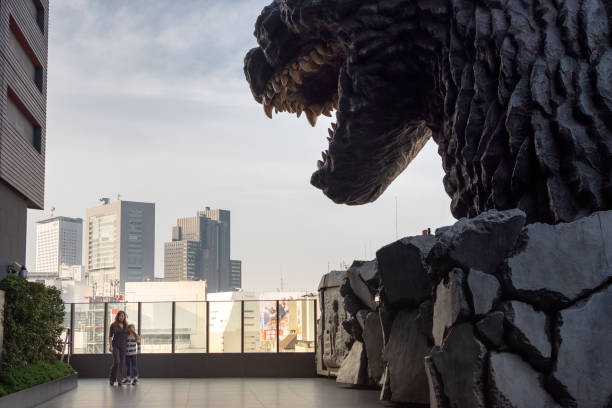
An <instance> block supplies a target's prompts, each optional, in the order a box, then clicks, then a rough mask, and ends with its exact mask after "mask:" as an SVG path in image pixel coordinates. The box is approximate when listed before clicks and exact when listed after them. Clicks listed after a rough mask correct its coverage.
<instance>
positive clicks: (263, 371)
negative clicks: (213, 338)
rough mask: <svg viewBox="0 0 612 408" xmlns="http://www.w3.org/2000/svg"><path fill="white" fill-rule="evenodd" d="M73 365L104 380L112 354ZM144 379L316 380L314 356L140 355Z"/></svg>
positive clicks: (81, 358)
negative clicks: (235, 378) (260, 378)
mask: <svg viewBox="0 0 612 408" xmlns="http://www.w3.org/2000/svg"><path fill="white" fill-rule="evenodd" d="M70 365H72V367H74V369H75V370H76V371H78V372H79V376H80V377H81V378H105V377H107V376H108V375H109V372H110V368H111V365H112V357H111V355H110V354H73V355H72V356H71V358H70ZM138 369H139V374H140V377H142V378H219V377H245V378H249V377H250V378H256V377H264V378H311V377H316V369H315V355H314V353H244V354H241V353H218V354H216V353H210V354H186V353H185V354H184V353H177V354H139V355H138Z"/></svg>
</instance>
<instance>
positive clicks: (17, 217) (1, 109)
mask: <svg viewBox="0 0 612 408" xmlns="http://www.w3.org/2000/svg"><path fill="white" fill-rule="evenodd" d="M48 15H49V1H48V0H2V1H0V279H2V278H3V277H4V276H5V275H6V270H7V265H10V264H11V263H13V262H19V263H21V264H24V263H25V252H26V224H27V209H28V208H33V209H39V210H40V209H42V208H43V205H44V191H45V154H46V147H45V143H46V140H45V138H46V134H45V133H46V131H45V128H46V106H47V45H48V39H49V37H48V32H47V24H48ZM30 269H33V267H30Z"/></svg>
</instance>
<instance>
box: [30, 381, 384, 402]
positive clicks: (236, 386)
mask: <svg viewBox="0 0 612 408" xmlns="http://www.w3.org/2000/svg"><path fill="white" fill-rule="evenodd" d="M385 406H386V404H384V403H382V402H380V401H378V391H376V390H364V389H352V388H348V387H344V386H341V385H339V384H336V383H335V382H334V381H333V380H329V379H325V378H308V379H301V378H300V379H254V378H244V379H240V378H236V379H232V378H214V379H143V380H142V382H141V383H140V384H139V385H137V386H125V387H117V386H115V387H111V386H109V384H108V381H106V380H102V379H83V380H79V386H78V388H77V389H76V390H74V391H70V392H67V393H65V394H63V395H60V396H59V397H56V398H54V399H52V400H50V401H47V402H46V403H44V404H42V405H39V408H106V407H125V408H128V407H134V408H136V407H143V408H145V407H151V408H158V407H184V408H192V407H194V408H195V407H207V408H280V407H283V408H311V407H313V408H314V407H316V408H374V407H378V408H382V407H385Z"/></svg>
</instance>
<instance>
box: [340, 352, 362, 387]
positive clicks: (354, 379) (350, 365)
mask: <svg viewBox="0 0 612 408" xmlns="http://www.w3.org/2000/svg"><path fill="white" fill-rule="evenodd" d="M367 364H368V361H367V358H366V352H365V348H364V347H363V343H361V342H359V341H356V342H354V343H353V347H351V351H350V352H349V354H348V356H346V358H345V359H344V361H342V365H341V366H340V370H338V374H337V375H336V382H339V383H343V384H351V385H367V384H368V367H367Z"/></svg>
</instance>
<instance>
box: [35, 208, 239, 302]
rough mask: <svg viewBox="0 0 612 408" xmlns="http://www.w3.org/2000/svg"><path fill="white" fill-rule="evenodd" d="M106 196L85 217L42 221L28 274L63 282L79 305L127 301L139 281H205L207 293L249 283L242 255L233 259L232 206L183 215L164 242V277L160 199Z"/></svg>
mask: <svg viewBox="0 0 612 408" xmlns="http://www.w3.org/2000/svg"><path fill="white" fill-rule="evenodd" d="M100 201H101V205H99V206H97V207H93V208H87V209H86V210H85V222H83V219H81V218H71V217H66V216H53V215H51V217H50V218H48V219H45V220H42V221H38V222H37V223H36V265H35V267H34V268H30V270H29V274H28V279H29V280H31V281H37V282H41V283H45V284H46V285H53V286H56V287H57V288H58V289H60V290H61V291H62V293H63V297H64V299H65V301H67V302H75V303H79V302H91V301H112V300H125V298H126V296H125V295H126V291H128V290H129V289H128V286H127V285H128V284H129V283H136V282H157V283H161V282H181V281H187V282H189V281H191V282H202V283H203V285H204V286H203V287H204V288H205V289H204V293H205V294H206V293H219V292H232V291H236V290H240V289H241V288H242V261H240V260H233V259H230V253H231V248H230V246H231V239H230V237H231V222H230V219H231V218H230V211H228V210H223V209H212V208H210V207H205V208H204V209H203V210H198V211H197V212H196V215H195V216H192V217H182V218H178V219H177V221H176V225H175V226H174V227H172V231H169V233H171V240H170V241H168V242H165V243H164V277H163V278H156V277H155V274H154V260H155V259H154V257H155V204H154V203H145V202H136V201H125V200H120V199H119V198H118V199H117V200H116V201H114V202H111V200H110V199H108V198H102V199H100ZM83 237H84V238H85V239H83ZM83 245H84V246H85V257H84V258H83ZM154 286H159V285H154ZM162 286H164V287H167V285H162ZM177 288H178V287H177ZM145 292H146V291H145ZM205 294H204V297H203V299H202V300H205V299H206V295H205ZM198 300H200V299H198Z"/></svg>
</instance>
